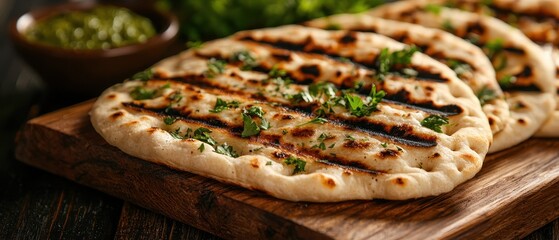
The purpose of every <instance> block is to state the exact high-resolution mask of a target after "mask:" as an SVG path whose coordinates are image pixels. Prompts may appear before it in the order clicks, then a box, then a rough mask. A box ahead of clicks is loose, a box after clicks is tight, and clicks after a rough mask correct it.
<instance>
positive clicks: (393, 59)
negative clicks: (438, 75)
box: [376, 46, 419, 80]
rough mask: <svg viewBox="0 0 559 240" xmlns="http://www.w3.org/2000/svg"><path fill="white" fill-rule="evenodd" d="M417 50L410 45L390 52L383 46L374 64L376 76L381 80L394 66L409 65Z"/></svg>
mask: <svg viewBox="0 0 559 240" xmlns="http://www.w3.org/2000/svg"><path fill="white" fill-rule="evenodd" d="M418 50H419V49H418V48H417V47H416V46H411V47H406V48H404V49H402V50H398V51H394V52H392V53H390V51H389V49H388V48H383V49H382V50H381V51H380V54H379V56H378V57H377V60H376V66H377V67H378V73H377V77H378V78H379V79H380V80H383V79H384V77H385V75H386V74H387V73H389V72H390V71H392V70H393V69H394V67H395V66H400V67H403V66H407V65H409V64H410V63H411V59H412V57H413V55H414V54H415V53H416V52H417V51H418Z"/></svg>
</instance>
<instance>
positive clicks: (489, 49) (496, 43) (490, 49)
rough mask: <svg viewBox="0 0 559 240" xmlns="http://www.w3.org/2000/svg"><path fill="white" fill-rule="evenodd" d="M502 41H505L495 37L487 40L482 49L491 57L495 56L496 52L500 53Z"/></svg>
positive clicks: (502, 46) (502, 45)
mask: <svg viewBox="0 0 559 240" xmlns="http://www.w3.org/2000/svg"><path fill="white" fill-rule="evenodd" d="M504 43H505V41H504V40H503V39H501V38H495V39H492V40H490V41H488V42H487V43H486V44H485V46H484V50H485V52H486V54H487V56H489V58H491V59H493V57H495V56H496V55H497V54H498V53H500V52H501V51H502V50H503V48H504Z"/></svg>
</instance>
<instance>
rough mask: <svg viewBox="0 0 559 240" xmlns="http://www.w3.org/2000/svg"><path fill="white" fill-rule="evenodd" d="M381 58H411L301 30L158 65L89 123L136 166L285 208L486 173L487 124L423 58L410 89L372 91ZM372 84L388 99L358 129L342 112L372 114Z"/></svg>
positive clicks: (111, 97) (425, 189)
mask: <svg viewBox="0 0 559 240" xmlns="http://www.w3.org/2000/svg"><path fill="white" fill-rule="evenodd" d="M385 48H386V49H390V51H398V50H402V49H404V48H405V45H403V44H401V43H398V42H395V41H394V40H391V39H389V38H387V37H383V36H380V35H375V34H368V33H354V32H346V31H337V32H329V31H324V30H319V29H312V28H305V27H300V26H284V27H279V28H274V29H263V30H255V31H249V32H242V33H239V34H237V35H235V36H233V37H232V38H228V39H221V40H215V41H211V42H207V43H205V44H204V45H203V46H202V47H201V48H199V49H191V50H188V51H186V52H183V53H181V54H180V55H177V56H174V57H171V58H168V59H165V60H163V61H161V62H160V63H158V64H157V65H156V66H155V67H154V68H153V71H154V73H155V75H154V77H153V78H152V79H150V80H148V81H139V80H133V81H127V82H125V83H123V84H119V85H116V86H113V87H111V88H109V89H107V90H106V91H105V92H104V93H103V94H102V95H101V96H100V97H99V98H98V100H97V101H96V102H95V104H94V106H93V108H92V110H91V112H90V115H91V121H92V123H93V126H94V127H95V129H96V130H97V132H98V133H99V134H100V135H102V136H103V137H104V138H105V139H106V140H107V142H109V143H110V144H112V145H115V146H117V147H118V148H120V149H121V150H122V151H124V152H126V153H128V154H130V155H133V156H137V157H139V158H142V159H145V160H147V161H151V162H154V163H157V164H162V165H165V166H169V167H171V168H175V169H178V170H183V171H189V172H193V173H196V174H200V175H203V176H207V177H211V178H214V179H217V180H220V181H224V182H228V183H232V184H237V185H240V186H243V187H246V188H249V189H255V190H261V191H263V192H266V193H268V194H270V195H272V196H275V197H278V198H282V199H287V200H292V201H312V202H332V201H343V200H352V199H373V198H383V199H410V198H418V197H424V196H431V195H437V194H441V193H444V192H448V191H450V190H452V189H453V188H454V187H455V186H456V185H458V184H460V183H462V182H464V181H466V180H467V179H470V178H471V177H473V176H474V175H475V174H476V173H477V172H478V171H479V170H480V168H481V166H482V162H483V159H484V157H485V155H486V153H487V151H488V148H489V145H490V143H491V138H492V136H491V130H490V127H489V124H488V122H487V119H486V118H485V116H484V114H483V112H482V110H481V107H480V104H479V101H478V100H477V98H476V96H475V95H474V94H473V93H472V91H471V90H470V89H469V88H468V86H467V85H465V84H464V83H463V82H462V81H460V80H459V79H458V78H457V77H456V75H455V73H454V72H453V71H452V70H451V69H449V68H448V67H446V66H444V65H443V64H441V63H439V62H437V61H436V60H433V59H431V58H429V57H427V56H425V55H423V54H421V53H415V54H413V56H412V58H411V63H410V64H404V65H405V66H406V67H407V68H409V69H415V71H417V72H418V74H417V77H408V76H406V75H404V74H400V73H394V72H389V73H385V74H386V75H384V76H385V77H384V80H383V81H379V80H377V78H376V77H378V76H379V75H378V73H377V72H376V70H375V68H374V63H375V59H376V58H377V57H378V56H379V54H381V53H384V54H386V53H387V52H386V50H384V51H383V49H385ZM239 60H240V61H239ZM222 61H224V62H227V63H226V64H225V66H223V68H221V67H220V66H221V63H224V62H222ZM218 62H219V63H220V64H217V63H218ZM218 65H220V66H218ZM408 72H409V70H408ZM287 77H289V80H288V79H287ZM356 83H362V84H356ZM373 84H374V85H376V87H377V88H378V89H379V90H380V89H382V90H383V91H385V92H386V97H384V99H383V100H382V102H380V103H378V105H377V106H376V110H374V111H372V112H370V115H368V114H364V115H362V116H358V115H357V114H356V112H353V110H350V109H353V108H348V107H347V106H350V105H353V104H356V103H355V101H356V99H355V98H357V99H359V98H361V99H362V101H364V102H365V103H366V104H370V103H369V99H370V98H369V99H367V98H365V95H366V94H367V93H368V92H369V91H370V90H371V88H372V86H373ZM355 85H357V87H356V88H354V86H355ZM333 86H335V87H336V88H338V89H344V91H341V90H336V89H335V88H333ZM350 89H357V90H354V91H351V90H350ZM146 93H148V94H146ZM363 93H365V95H364V94H363ZM340 94H342V95H343V97H340ZM146 95H147V98H146V99H143V100H140V99H142V98H145V97H146ZM133 97H135V98H136V99H134V98H133ZM309 98H310V99H309ZM218 99H219V100H218ZM349 99H352V100H349ZM329 102H336V103H337V104H331V105H328V106H329V109H328V110H327V111H325V112H323V114H321V115H320V116H322V117H323V118H318V116H319V115H317V114H318V113H319V109H323V108H324V106H325V104H326V103H329ZM357 102H359V101H357ZM344 104H345V105H344ZM217 106H226V107H223V108H222V109H220V111H218V108H217ZM434 115H437V116H446V117H448V120H449V122H450V123H449V124H447V125H444V126H442V129H440V130H441V132H440V133H439V132H436V131H435V130H436V128H433V129H435V130H432V129H430V128H427V127H424V126H423V125H422V124H421V122H425V121H426V120H425V119H428V118H430V117H432V116H434ZM440 118H441V117H439V119H440ZM431 119H433V117H432V118H431ZM267 123H268V124H267ZM255 125H258V126H260V131H257V132H256V133H255V132H251V131H248V132H247V129H252V130H254V129H253V128H249V126H253V127H254V126H255ZM426 126H427V125H426ZM205 128H207V129H209V130H210V131H211V132H209V131H208V130H204V129H205ZM188 129H190V130H188ZM245 134H246V135H245ZM244 135H245V137H243V136H244Z"/></svg>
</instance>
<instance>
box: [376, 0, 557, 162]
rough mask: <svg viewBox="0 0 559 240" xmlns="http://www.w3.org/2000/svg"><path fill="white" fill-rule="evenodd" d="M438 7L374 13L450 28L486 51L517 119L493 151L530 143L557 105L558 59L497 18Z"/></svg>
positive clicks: (391, 7)
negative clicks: (556, 76) (554, 63)
mask: <svg viewBox="0 0 559 240" xmlns="http://www.w3.org/2000/svg"><path fill="white" fill-rule="evenodd" d="M434 3H438V1H425V0H419V1H400V2H396V3H391V4H386V5H382V6H380V7H378V8H375V9H373V10H371V11H370V12H368V14H370V15H372V16H376V17H382V18H387V19H393V20H399V21H404V22H411V23H416V24H419V25H423V26H426V27H432V28H440V29H444V30H446V31H448V32H451V33H453V34H455V35H457V36H459V37H462V38H464V39H466V40H468V41H470V42H472V43H474V44H476V45H478V46H480V47H482V48H483V49H484V51H485V52H486V54H487V55H488V56H489V57H490V59H491V60H492V63H493V66H494V68H495V70H496V74H497V80H498V81H499V83H500V85H501V88H502V89H503V90H504V91H505V95H506V99H507V102H508V104H509V106H510V114H511V117H512V118H511V121H510V122H509V124H508V125H507V127H506V128H505V129H504V130H503V131H502V132H501V133H500V134H499V135H498V136H495V141H494V144H493V146H491V151H492V152H495V151H499V150H502V149H505V148H507V147H508V146H511V145H515V144H518V143H520V142H522V141H524V140H526V139H528V138H529V137H530V136H532V135H533V134H534V133H535V132H536V131H537V130H538V129H539V128H540V127H541V126H542V125H543V124H544V122H545V121H546V120H547V119H548V118H549V117H550V116H551V114H552V113H553V110H554V109H555V106H556V99H555V92H556V90H555V84H554V79H555V77H554V72H555V67H554V66H553V63H552V60H551V59H549V58H546V56H548V55H546V54H545V53H544V51H543V50H542V48H540V47H539V46H538V45H537V44H535V43H534V42H532V41H531V40H530V39H528V38H527V37H526V36H525V35H524V34H522V32H520V31H519V30H518V29H516V28H513V27H511V26H509V25H508V24H506V23H504V22H502V21H500V20H498V19H496V18H493V17H490V16H485V15H481V14H476V13H471V12H466V11H461V10H458V9H450V8H446V7H441V6H440V5H435V4H434Z"/></svg>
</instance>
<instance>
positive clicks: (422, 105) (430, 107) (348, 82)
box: [175, 54, 462, 116]
mask: <svg viewBox="0 0 559 240" xmlns="http://www.w3.org/2000/svg"><path fill="white" fill-rule="evenodd" d="M197 56H198V57H201V58H206V59H209V58H216V59H221V60H224V61H229V59H228V58H222V57H221V56H217V55H201V54H197ZM323 56H326V57H328V58H331V59H332V60H334V61H337V62H340V63H344V61H348V60H343V59H344V58H343V57H340V56H333V55H323ZM349 61H350V62H351V60H349ZM351 63H352V64H354V65H355V66H356V67H359V68H364V69H369V70H371V69H370V68H369V67H367V66H365V65H363V64H362V63H356V62H351ZM252 70H253V71H257V72H261V73H265V74H267V73H268V72H269V71H270V70H271V69H270V68H267V67H265V66H263V65H262V64H259V65H257V66H255V67H254V68H253V69H252ZM284 70H285V69H284ZM373 70H374V69H373ZM286 73H287V77H289V78H291V79H293V80H295V81H296V83H297V84H300V85H309V84H312V83H313V82H314V81H313V80H312V79H308V78H299V77H296V76H295V75H294V74H291V73H290V71H287V70H286ZM191 79H192V76H184V77H183V81H184V80H191ZM416 79H441V78H440V75H439V74H434V73H429V72H427V71H421V69H419V71H418V76H417V77H416ZM175 80H181V78H175ZM195 81H196V82H197V83H207V82H211V81H207V79H205V78H204V77H203V76H196V78H195ZM254 83H261V82H254ZM331 83H333V84H335V85H336V87H337V88H339V89H348V88H350V87H348V86H353V85H354V84H353V82H352V79H344V80H343V82H342V84H341V85H340V84H336V83H335V82H331ZM213 87H219V86H217V85H215V84H214V85H213ZM222 89H223V88H222ZM365 90H366V91H365V92H363V94H364V95H366V94H368V91H369V90H370V89H365ZM385 98H386V99H388V100H390V101H391V103H393V104H400V105H404V106H408V107H413V108H414V109H417V110H421V111H424V112H429V113H436V114H439V115H444V116H455V115H458V114H460V113H462V109H461V108H460V107H459V106H457V105H443V106H436V105H435V104H433V103H432V102H417V101H413V100H412V99H410V98H409V97H405V98H404V97H402V96H401V95H399V94H393V95H391V94H388V95H387V96H386V97H385ZM259 99H261V100H262V99H268V100H270V99H269V98H266V97H265V96H261V97H260V98H259Z"/></svg>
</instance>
